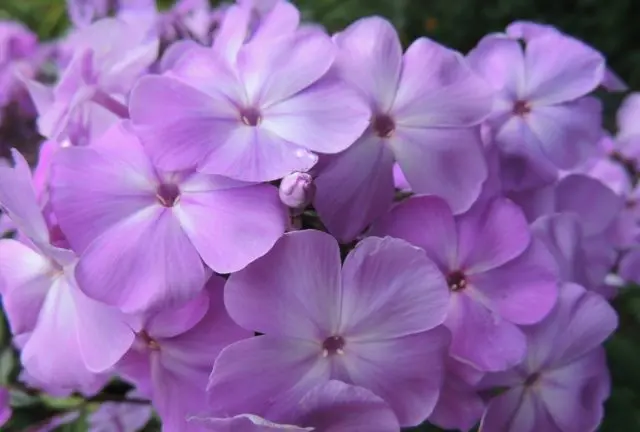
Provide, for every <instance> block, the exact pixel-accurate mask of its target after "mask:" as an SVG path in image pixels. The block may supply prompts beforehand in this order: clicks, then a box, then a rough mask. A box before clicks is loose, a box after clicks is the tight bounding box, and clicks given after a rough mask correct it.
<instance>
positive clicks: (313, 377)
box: [208, 335, 329, 418]
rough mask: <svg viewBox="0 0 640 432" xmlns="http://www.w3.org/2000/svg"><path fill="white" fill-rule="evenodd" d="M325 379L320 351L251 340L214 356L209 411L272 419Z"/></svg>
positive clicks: (291, 342)
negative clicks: (250, 414) (266, 416)
mask: <svg viewBox="0 0 640 432" xmlns="http://www.w3.org/2000/svg"><path fill="white" fill-rule="evenodd" d="M328 380H329V363H328V362H327V361H325V359H323V358H322V356H321V347H319V346H317V345H316V344H313V343H311V342H307V341H303V340H300V339H293V338H280V337H273V336H269V335H265V336H257V337H253V338H251V339H246V340H243V341H240V342H236V343H234V344H232V345H230V346H228V347H227V348H225V349H224V350H222V352H221V353H220V356H219V357H218V358H217V360H216V362H215V364H214V366H213V372H211V377H210V379H209V387H208V392H209V400H210V408H211V410H212V412H213V414H214V415H224V416H233V415H238V414H243V413H246V412H247V411H249V412H251V413H255V414H256V415H260V416H264V415H265V413H266V412H269V413H271V414H272V416H273V417H274V418H277V416H278V415H281V414H280V413H283V412H287V411H289V410H291V408H292V407H293V406H295V405H297V403H298V402H299V401H300V399H301V398H302V397H303V396H304V395H305V394H306V393H308V392H309V391H310V390H311V389H312V388H313V387H315V386H316V385H318V384H321V383H324V382H326V381H328ZM247 388H251V392H250V393H247V391H246V389H247Z"/></svg>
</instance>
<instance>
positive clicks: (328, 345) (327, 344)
mask: <svg viewBox="0 0 640 432" xmlns="http://www.w3.org/2000/svg"><path fill="white" fill-rule="evenodd" d="M344 345H345V341H344V338H343V337H342V336H330V337H328V338H326V339H325V340H324V342H322V356H323V357H327V356H330V355H335V354H338V355H342V354H344Z"/></svg>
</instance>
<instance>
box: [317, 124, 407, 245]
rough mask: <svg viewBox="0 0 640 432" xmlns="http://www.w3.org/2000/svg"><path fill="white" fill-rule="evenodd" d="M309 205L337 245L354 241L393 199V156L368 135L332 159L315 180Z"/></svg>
mask: <svg viewBox="0 0 640 432" xmlns="http://www.w3.org/2000/svg"><path fill="white" fill-rule="evenodd" d="M315 184H316V188H317V189H316V194H315V198H314V201H313V206H314V207H315V209H316V210H317V211H318V215H319V216H320V219H321V220H322V223H324V224H325V226H326V227H327V229H328V230H329V232H330V233H331V234H332V235H334V236H335V237H336V238H337V239H338V240H339V241H341V242H349V241H351V240H353V239H354V238H356V237H357V236H358V234H360V233H361V232H362V231H363V230H364V229H365V228H366V227H367V225H369V224H370V223H371V222H373V220H374V219H375V218H376V217H378V216H381V215H382V214H383V213H384V212H385V211H386V210H387V209H388V208H389V206H390V205H391V202H392V200H393V193H394V189H393V155H392V154H391V152H390V151H389V149H388V148H387V147H386V146H385V145H384V143H383V142H382V140H381V139H380V138H378V137H377V136H375V135H373V134H371V133H365V135H364V136H363V137H362V138H361V139H360V140H359V141H357V142H356V143H355V144H354V145H353V146H351V147H350V148H348V149H347V150H346V151H345V152H343V153H340V154H339V155H336V156H335V157H332V158H331V159H330V160H328V161H327V164H326V165H325V166H324V167H323V169H322V170H321V171H320V173H319V174H318V177H317V178H316V179H315Z"/></svg>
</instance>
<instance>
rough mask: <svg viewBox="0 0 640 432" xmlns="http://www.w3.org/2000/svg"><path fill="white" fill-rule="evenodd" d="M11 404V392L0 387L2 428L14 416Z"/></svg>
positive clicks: (0, 421) (0, 422)
mask: <svg viewBox="0 0 640 432" xmlns="http://www.w3.org/2000/svg"><path fill="white" fill-rule="evenodd" d="M10 402H11V395H10V394H9V390H7V389H6V388H4V387H0V426H2V425H4V424H5V423H7V422H8V421H9V419H10V418H11V415H12V414H13V411H12V410H11V405H10Z"/></svg>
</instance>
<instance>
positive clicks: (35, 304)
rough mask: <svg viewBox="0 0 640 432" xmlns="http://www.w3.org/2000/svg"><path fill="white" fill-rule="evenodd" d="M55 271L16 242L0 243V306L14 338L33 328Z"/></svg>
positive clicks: (50, 265) (54, 267) (36, 254)
mask: <svg viewBox="0 0 640 432" xmlns="http://www.w3.org/2000/svg"><path fill="white" fill-rule="evenodd" d="M57 270H58V268H57V266H55V265H54V263H53V262H51V260H49V259H47V258H46V257H45V256H43V255H41V254H40V253H38V252H36V251H34V250H33V249H31V248H29V247H28V246H25V245H24V244H22V243H19V242H17V241H15V240H10V239H3V240H0V279H1V280H2V307H3V310H4V312H5V313H6V315H7V318H8V321H9V325H10V327H11V332H12V333H13V334H14V335H19V334H22V333H27V332H30V331H32V330H33V329H34V327H35V326H36V322H37V320H38V315H39V314H40V310H41V308H42V304H43V303H44V301H45V298H46V296H47V292H48V291H49V289H50V288H51V285H52V284H53V283H54V280H53V276H52V275H53V274H55V272H56V271H57Z"/></svg>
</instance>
